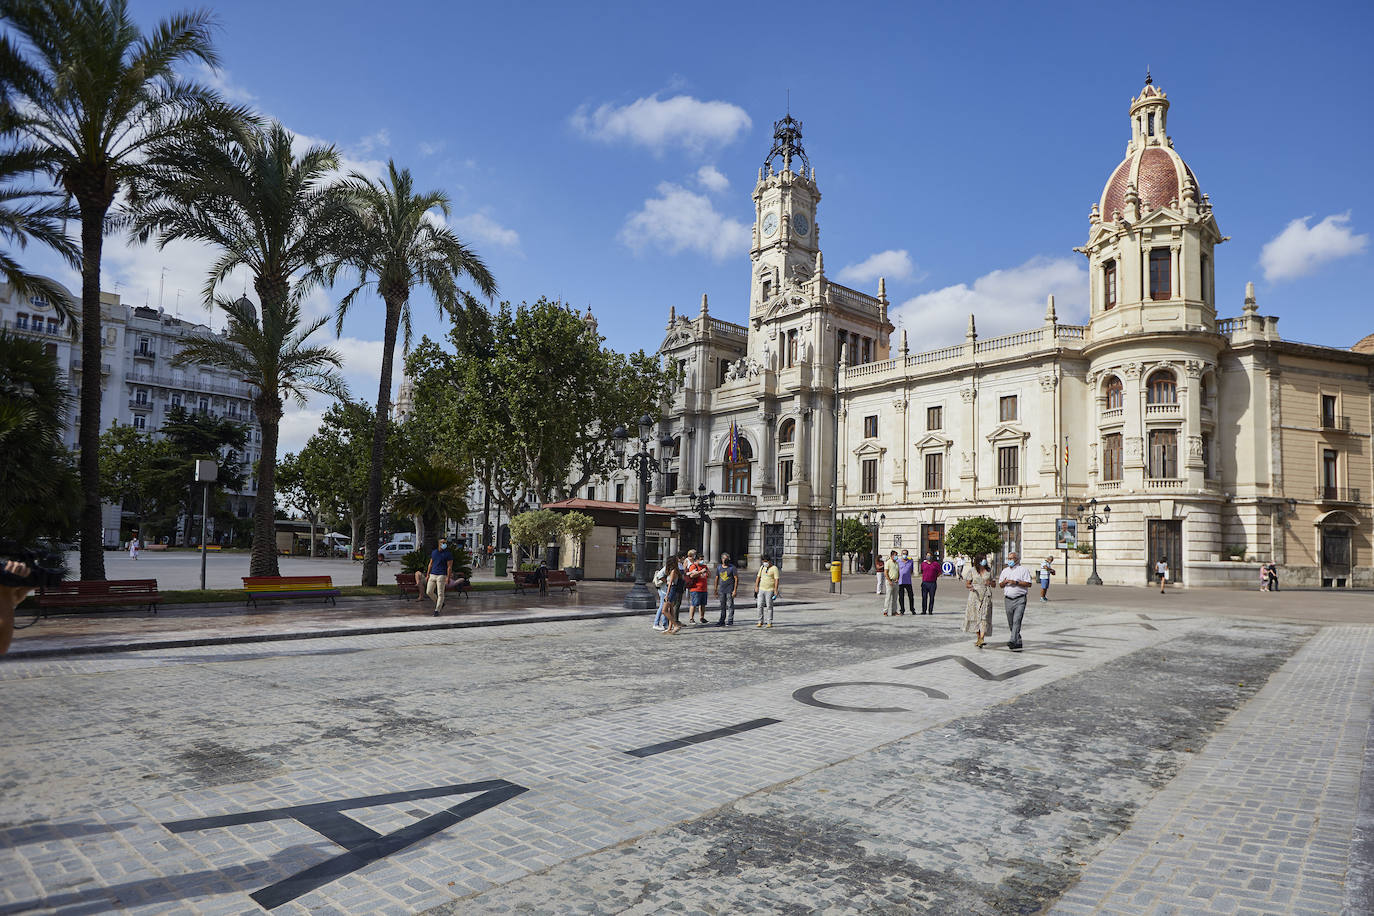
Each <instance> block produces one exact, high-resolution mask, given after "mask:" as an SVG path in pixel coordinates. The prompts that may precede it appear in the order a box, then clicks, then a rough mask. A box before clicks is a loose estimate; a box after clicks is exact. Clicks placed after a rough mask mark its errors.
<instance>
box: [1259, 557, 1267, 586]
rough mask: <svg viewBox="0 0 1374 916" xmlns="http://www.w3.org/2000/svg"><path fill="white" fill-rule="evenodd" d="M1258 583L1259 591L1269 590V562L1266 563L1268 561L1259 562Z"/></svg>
mask: <svg viewBox="0 0 1374 916" xmlns="http://www.w3.org/2000/svg"><path fill="white" fill-rule="evenodd" d="M1259 583H1260V584H1259V590H1260V591H1262V592H1267V591H1269V564H1268V563H1261V564H1260V567H1259Z"/></svg>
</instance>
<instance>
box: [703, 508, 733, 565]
mask: <svg viewBox="0 0 1374 916" xmlns="http://www.w3.org/2000/svg"><path fill="white" fill-rule="evenodd" d="M724 538H725V522H724V521H723V520H721V519H720V518H713V519H711V536H710V538H708V539H707V543H708V552H707V554H706V559H707V560H710V561H712V562H714V561H716V560H718V559H720V552H721V549H722V548H721V544H723V543H725V541H724ZM730 559H732V560H733V559H734V557H731V558H730Z"/></svg>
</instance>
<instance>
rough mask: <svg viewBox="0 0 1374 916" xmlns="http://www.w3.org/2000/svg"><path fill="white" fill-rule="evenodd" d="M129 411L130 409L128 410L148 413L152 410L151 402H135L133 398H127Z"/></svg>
mask: <svg viewBox="0 0 1374 916" xmlns="http://www.w3.org/2000/svg"><path fill="white" fill-rule="evenodd" d="M129 409H130V410H149V411H150V410H152V409H153V402H152V401H136V400H134V399H133V398H129Z"/></svg>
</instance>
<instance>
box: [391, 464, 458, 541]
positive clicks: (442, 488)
mask: <svg viewBox="0 0 1374 916" xmlns="http://www.w3.org/2000/svg"><path fill="white" fill-rule="evenodd" d="M401 481H402V482H403V483H404V484H405V486H406V489H405V490H404V491H403V492H401V493H400V494H399V495H398V496H397V497H396V502H395V508H396V511H397V512H400V513H403V514H405V515H413V516H417V517H418V518H419V519H420V522H421V525H422V527H423V528H424V531H423V532H422V534H421V538H422V539H421V540H418V541H417V542H416V546H417V547H419V549H420V550H422V551H425V552H428V551H431V550H433V549H434V548H435V546H436V545H437V544H438V542H439V534H440V529H441V528H442V526H443V524H444V519H447V518H462V517H463V516H465V515H467V514H468V506H467V500H466V495H467V485H468V478H466V477H465V476H464V474H463V472H462V471H460V470H458V469H457V468H455V467H451V466H449V465H446V464H439V463H437V462H433V461H424V462H421V463H420V464H417V465H415V466H414V467H412V468H410V469H409V470H407V471H406V472H405V473H404V474H402V475H401Z"/></svg>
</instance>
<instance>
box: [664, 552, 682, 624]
mask: <svg viewBox="0 0 1374 916" xmlns="http://www.w3.org/2000/svg"><path fill="white" fill-rule="evenodd" d="M667 569H668V597H667V598H666V599H664V601H663V614H664V616H665V617H667V618H668V627H667V629H665V630H664V631H663V632H665V633H667V634H669V635H673V634H675V633H677V632H678V631H680V630H681V629H682V624H680V623H678V619H677V614H678V609H679V608H680V607H681V606H682V593H683V592H684V591H686V590H687V577H686V576H684V575H683V573H682V570H681V568H679V566H678V563H677V560H676V559H673V558H669V560H668V566H667Z"/></svg>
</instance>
